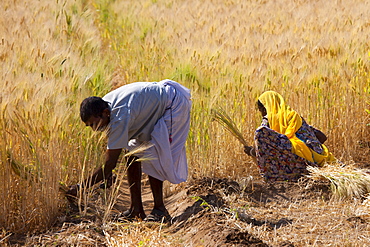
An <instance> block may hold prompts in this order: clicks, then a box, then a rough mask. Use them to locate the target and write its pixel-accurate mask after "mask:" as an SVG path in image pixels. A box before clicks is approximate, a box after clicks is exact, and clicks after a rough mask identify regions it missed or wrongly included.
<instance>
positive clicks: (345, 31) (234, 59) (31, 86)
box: [0, 0, 370, 246]
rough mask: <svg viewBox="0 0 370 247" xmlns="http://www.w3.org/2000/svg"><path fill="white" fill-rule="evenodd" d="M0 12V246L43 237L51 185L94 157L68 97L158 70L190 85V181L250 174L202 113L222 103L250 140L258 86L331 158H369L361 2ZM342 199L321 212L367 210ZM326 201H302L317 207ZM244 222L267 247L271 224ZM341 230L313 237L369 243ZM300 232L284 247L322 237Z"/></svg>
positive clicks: (61, 202) (107, 0)
mask: <svg viewBox="0 0 370 247" xmlns="http://www.w3.org/2000/svg"><path fill="white" fill-rule="evenodd" d="M0 11H1V13H2V14H1V15H0V23H1V25H0V63H1V67H0V71H1V73H0V76H1V80H0V85H1V88H2V91H1V93H0V114H1V117H0V133H1V138H0V162H1V166H0V178H1V181H2V183H1V184H0V197H1V200H0V208H1V214H0V227H1V228H2V235H0V236H1V238H2V239H1V240H0V243H5V242H6V241H7V238H8V236H10V235H11V234H13V233H17V234H29V235H30V234H31V235H32V234H37V233H40V232H41V233H42V232H44V231H45V230H47V229H50V228H51V227H52V226H53V225H55V222H56V221H57V220H58V219H60V217H61V216H63V215H64V214H65V212H66V204H67V201H66V199H65V197H64V196H63V193H62V192H61V191H62V189H63V188H64V189H65V188H66V186H68V185H71V184H74V183H78V182H79V181H82V180H83V179H84V178H85V177H86V176H88V175H89V174H91V172H92V171H93V170H94V169H95V168H96V167H98V166H99V165H100V164H101V163H102V161H103V160H104V157H103V156H104V155H103V154H104V151H105V140H106V138H105V136H104V134H101V133H93V132H92V131H91V130H89V129H87V128H86V127H85V125H84V124H83V123H82V122H81V121H80V119H79V104H80V102H81V101H82V100H83V99H84V98H86V97H88V96H91V95H97V96H103V95H104V94H105V93H107V92H109V91H110V90H112V89H114V88H117V87H119V86H121V85H124V84H127V83H131V82H136V81H159V80H162V79H166V78H169V79H173V80H175V81H178V82H180V83H181V84H183V85H185V86H186V87H188V88H190V89H191V91H192V102H193V108H192V112H191V129H190V133H189V137H188V142H187V155H188V162H189V182H191V181H197V179H201V178H203V177H212V178H225V179H226V178H227V179H231V180H235V181H238V182H239V183H241V184H242V181H251V180H253V181H259V180H260V176H259V173H258V170H257V168H256V165H255V163H254V162H253V160H252V159H251V158H249V157H248V156H247V155H245V154H244V152H243V146H242V145H241V144H240V143H239V142H238V141H237V140H236V139H235V137H233V136H232V135H230V133H229V132H227V130H225V129H224V128H223V127H222V126H220V125H219V124H218V123H217V122H215V121H213V119H212V114H211V110H212V109H213V108H216V107H221V108H223V109H224V110H225V111H226V112H228V114H229V115H230V116H231V118H232V119H233V120H234V121H235V123H236V125H237V127H238V128H239V129H240V130H241V132H242V133H243V135H244V138H245V139H246V140H247V142H249V143H251V144H252V141H253V135H254V130H255V129H256V128H257V127H258V126H259V124H260V121H261V119H260V114H259V113H258V112H257V108H256V100H257V98H258V96H259V95H260V94H261V93H262V92H264V91H265V90H275V91H278V92H279V93H281V94H282V95H283V96H284V97H285V98H286V100H287V101H288V103H289V104H290V105H291V106H292V108H293V109H295V110H297V111H298V112H299V113H300V114H301V115H302V116H303V117H304V118H305V119H306V121H307V122H308V123H309V124H311V125H313V126H315V127H317V128H319V129H321V130H322V131H323V132H325V133H326V134H327V136H328V141H327V143H326V145H327V146H328V148H329V150H330V151H331V152H332V153H333V154H334V155H335V156H336V157H337V158H338V159H339V160H340V161H341V162H343V163H345V164H351V165H353V166H355V167H361V168H368V167H369V164H370V159H369V156H370V149H369V147H370V143H369V137H370V127H369V124H370V114H369V113H370V111H369V109H370V75H369V73H370V42H369V41H370V3H369V2H367V1H360V0H342V1H341V0H337V1H324V0H319V1H310V0H294V1H288V0H276V1H264V0H256V1H242V0H209V1H200V0H191V1H184V0H178V1H175V0H136V1H127V0H53V1H48V0H37V1H33V0H2V1H1V3H0ZM168 186H169V185H168ZM168 190H169V191H170V189H168ZM168 193H169V194H170V192H168ZM87 197H88V195H85V196H84V195H82V196H81V198H82V199H81V200H87V199H86V198H87ZM84 198H85V199H84ZM234 199H235V198H234ZM229 200H230V202H233V200H232V199H230V198H229ZM235 200H236V199H235ZM342 200H344V199H334V198H331V199H330V203H328V207H329V208H332V209H333V212H337V214H338V215H347V216H348V214H349V213H348V212H349V211H350V212H360V211H361V215H367V214H368V213H367V212H366V210H367V209H366V205H367V204H366V203H365V204H361V203H362V202H360V201H358V200H357V199H356V201H353V200H352V199H348V200H349V201H347V202H343V201H342ZM346 200H347V199H346ZM233 203H236V202H233ZM309 204H310V203H309V201H307V202H304V203H303V202H302V203H300V204H299V205H304V208H305V210H307V211H304V212H301V213H302V215H303V216H302V218H301V219H303V220H304V219H309V218H310V216H312V215H310V214H309V207H310V206H309ZM324 204H325V203H324V202H322V201H320V202H318V201H312V207H313V208H318V209H320V210H324V209H323V207H324ZM345 204H348V208H347V209H343V208H342V206H343V205H345ZM105 205H106V207H108V206H107V204H105ZM292 205H293V204H292ZM292 205H291V207H299V206H297V205H293V206H292ZM341 205H342V206H341ZM287 207H289V206H287ZM312 210H313V211H314V212H317V211H315V210H314V209H312ZM346 210H349V211H346ZM356 210H357V211H356ZM82 211H83V210H82ZM85 213H86V211H85ZM261 214H262V213H261ZM286 214H287V215H288V214H289V213H286ZM314 214H315V213H314ZM318 215H319V213H318ZM319 216H320V215H319ZM338 217H339V216H338ZM329 218H330V217H329ZM334 218H335V217H334ZM327 220H328V218H326V219H325V220H323V221H324V222H326V221H327ZM328 224H329V225H330V223H328ZM302 225H303V223H302ZM307 225H308V224H307ZM136 227H137V226H136ZM140 227H142V226H140ZM140 227H139V228H135V229H136V232H134V231H131V232H130V233H129V234H133V235H134V236H135V237H132V238H138V241H142V242H134V241H133V240H132V241H133V242H130V243H131V245H130V244H127V245H128V246H164V245H167V244H168V245H171V243H172V246H177V245H178V246H182V244H181V243H179V242H178V238H179V237H178V236H174V237H173V238H167V239H165V240H163V238H158V239H159V240H158V239H157V240H155V241H158V242H155V241H154V240H153V241H152V242H151V241H149V240H148V241H147V242H145V241H144V240H145V239H140V238H141V237H140V236H144V237H143V238H145V236H146V235H145V234H144V233H143V232H142V231H145V229H146V228H144V230H142V228H140ZM315 227H317V226H307V227H304V229H308V228H315ZM125 229H126V228H125ZM248 229H249V230H250V232H253V233H254V234H255V235H256V236H259V237H260V238H261V239H264V241H265V242H268V243H269V244H270V245H271V246H278V243H277V242H276V241H277V240H273V239H274V238H275V239H277V236H276V234H277V233H276V230H275V232H274V231H272V232H269V233H268V234H265V233H263V232H261V231H262V230H261V229H257V230H253V229H251V226H249V228H248ZM295 229H297V228H295ZM333 229H335V227H334V226H333ZM350 230H351V228H348V229H347V228H346V230H345V231H346V233H343V232H341V233H340V234H339V235H337V236H336V237H333V238H330V239H329V240H327V241H326V242H325V241H324V240H322V241H324V242H322V243H325V244H323V245H327V246H329V245H331V244H332V245H331V246H366V244H367V243H369V242H370V240H369V239H370V235H367V234H368V232H369V229H368V228H366V231H365V230H364V229H362V230H364V231H365V232H366V233H363V234H365V235H361V233H360V232H361V229H360V228H356V229H355V232H356V234H357V235H356V236H357V237H355V239H352V237H354V236H350V234H349V232H350ZM352 230H353V229H352ZM123 231H125V230H124V229H120V230H119V231H118V232H119V234H123ZM152 231H155V232H156V233H155V234H157V233H158V231H156V230H153V229H150V230H148V232H149V233H150V234H151V233H152ZM288 232H290V234H292V233H296V235H294V236H293V235H289V233H288ZM149 233H148V234H149ZM125 234H127V233H125ZM274 234H275V235H274ZM281 234H282V235H284V234H287V235H284V236H285V237H284V236H283V237H281V238H282V239H284V238H287V239H289V238H290V239H295V240H296V241H297V243H298V242H299V234H306V233H303V232H299V231H296V232H295V231H294V229H293V227H292V228H291V229H290V230H287V231H286V232H284V233H281ZM159 235H161V234H160V233H158V236H159ZM288 235H289V236H290V237H286V236H288ZM360 235H361V236H360ZM125 236H126V237H127V236H131V235H125ZM161 236H162V235H161ZM302 236H303V235H302ZM304 236H305V238H302V239H304V240H302V239H301V240H300V242H299V244H296V245H294V246H323V245H320V242H319V240H318V239H319V237H318V235H316V236H315V235H312V236H311V235H304ZM162 237H163V236H162ZM129 238H130V237H129ZM105 239H106V242H105V246H120V244H119V243H120V242H119V241H118V240H117V238H115V237H114V236H111V235H109V236H107V235H105ZM174 239H175V240H174ZM315 239H316V241H318V242H315ZM348 239H350V240H348ZM162 240H163V241H164V242H161V241H162ZM171 241H172V242H171ZM140 243H141V244H142V245H140ZM121 245H124V244H122V243H121ZM184 245H185V244H184ZM66 246H67V245H66ZM74 246H79V243H78V242H76V243H74ZM186 246H201V244H199V245H196V244H194V245H191V244H187V245H186ZM204 246H207V244H206V243H205V244H204Z"/></svg>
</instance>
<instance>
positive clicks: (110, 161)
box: [83, 149, 122, 188]
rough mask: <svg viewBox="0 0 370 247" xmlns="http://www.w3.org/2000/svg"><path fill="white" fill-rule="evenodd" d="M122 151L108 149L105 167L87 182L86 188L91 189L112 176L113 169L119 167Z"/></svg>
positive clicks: (85, 183)
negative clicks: (118, 162)
mask: <svg viewBox="0 0 370 247" xmlns="http://www.w3.org/2000/svg"><path fill="white" fill-rule="evenodd" d="M121 150H122V149H111V150H110V149H108V150H107V151H106V155H105V165H104V166H102V167H100V168H98V169H97V170H96V171H95V172H94V173H93V175H92V176H91V177H90V178H88V179H87V180H85V182H84V183H83V186H84V187H87V188H88V187H91V186H92V185H94V184H96V183H98V182H100V181H102V180H105V179H107V178H109V177H110V176H111V175H112V171H113V169H114V168H115V167H116V165H117V161H118V158H119V155H120V154H121Z"/></svg>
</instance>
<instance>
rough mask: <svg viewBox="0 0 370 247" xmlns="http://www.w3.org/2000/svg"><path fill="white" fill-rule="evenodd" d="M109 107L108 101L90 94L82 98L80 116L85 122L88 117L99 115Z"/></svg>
mask: <svg viewBox="0 0 370 247" xmlns="http://www.w3.org/2000/svg"><path fill="white" fill-rule="evenodd" d="M107 108H109V105H108V102H106V101H104V100H103V99H102V98H100V97H96V96H92V97H88V98H86V99H84V100H83V101H82V102H81V105H80V117H81V120H82V121H83V122H85V123H86V121H87V120H89V118H90V117H92V116H94V117H99V116H101V115H102V113H103V111H104V110H105V109H107Z"/></svg>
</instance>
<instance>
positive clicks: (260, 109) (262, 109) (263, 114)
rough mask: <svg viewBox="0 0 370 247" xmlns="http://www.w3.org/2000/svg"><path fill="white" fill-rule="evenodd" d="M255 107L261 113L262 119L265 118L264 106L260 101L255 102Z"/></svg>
mask: <svg viewBox="0 0 370 247" xmlns="http://www.w3.org/2000/svg"><path fill="white" fill-rule="evenodd" d="M257 107H258V110H259V111H260V112H261V115H262V117H264V116H266V115H267V111H266V108H265V106H264V105H263V104H262V103H261V101H260V100H257Z"/></svg>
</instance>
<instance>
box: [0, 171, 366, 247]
mask: <svg viewBox="0 0 370 247" xmlns="http://www.w3.org/2000/svg"><path fill="white" fill-rule="evenodd" d="M167 194H168V196H167V198H166V205H167V208H168V211H169V212H170V214H171V216H172V217H173V219H172V222H170V223H168V224H159V223H155V224H153V223H145V222H118V221H116V220H115V215H116V214H117V213H118V212H119V211H122V210H125V209H126V208H127V207H128V206H129V195H128V193H127V186H126V185H124V186H122V188H120V196H119V197H118V199H117V201H116V203H115V205H114V207H113V209H112V210H111V214H110V215H109V216H107V217H106V218H104V212H105V211H104V210H105V208H104V206H103V205H105V204H104V199H103V198H104V190H102V189H98V190H95V191H94V193H93V194H92V195H91V200H90V201H89V203H88V205H87V207H86V208H85V213H84V214H81V213H79V211H78V210H77V208H75V207H70V206H69V207H68V208H67V209H64V211H63V213H62V214H61V216H60V218H59V219H58V220H57V221H56V222H55V225H54V226H53V227H52V228H50V229H49V230H48V231H47V232H43V233H37V234H36V233H35V234H33V235H30V236H25V235H17V234H12V233H8V232H3V233H2V235H1V243H2V244H3V245H5V246H50V245H53V246H254V247H257V246H258V247H260V246H261V247H262V246H263V247H265V246H279V247H283V246H285V247H288V246H289V247H291V246H329V245H330V246H343V245H349V246H366V245H367V244H370V240H369V238H370V234H369V233H370V227H369V224H368V223H369V214H368V203H367V201H366V200H365V201H356V200H340V199H333V198H331V196H330V195H331V194H330V190H329V185H328V184H327V183H325V182H313V181H311V180H308V179H306V180H302V181H300V182H298V183H288V182H280V183H274V184H268V183H265V182H263V181H249V182H248V183H243V182H242V181H239V182H237V181H233V180H230V179H226V178H203V179H198V180H194V181H192V182H189V183H186V184H182V185H178V186H174V187H171V189H169V191H168V192H167ZM143 199H144V205H145V209H146V210H147V211H150V209H151V205H152V197H151V193H150V189H149V185H148V183H147V181H143ZM353 243H356V244H355V245H353Z"/></svg>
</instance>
